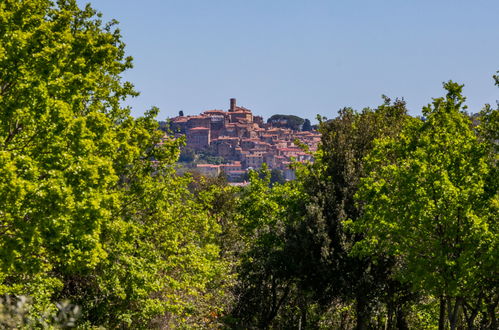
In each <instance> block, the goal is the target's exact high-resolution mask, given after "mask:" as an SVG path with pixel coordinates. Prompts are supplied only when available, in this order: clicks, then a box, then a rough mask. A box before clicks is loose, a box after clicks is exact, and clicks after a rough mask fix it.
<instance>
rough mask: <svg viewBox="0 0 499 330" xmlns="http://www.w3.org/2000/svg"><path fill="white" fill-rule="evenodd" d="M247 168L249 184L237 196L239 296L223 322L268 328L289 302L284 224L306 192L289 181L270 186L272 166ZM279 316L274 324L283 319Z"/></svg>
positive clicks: (289, 276) (290, 284)
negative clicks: (239, 247)
mask: <svg viewBox="0 0 499 330" xmlns="http://www.w3.org/2000/svg"><path fill="white" fill-rule="evenodd" d="M260 174H263V178H260V176H259V173H258V172H256V171H251V172H250V185H248V186H247V187H245V188H243V190H242V191H241V194H240V197H239V199H238V202H237V206H236V211H237V215H236V218H235V219H234V221H237V224H238V233H239V235H240V240H241V241H242V242H243V246H242V247H241V250H240V252H239V253H238V256H239V258H240V265H239V267H238V268H237V272H238V275H239V278H238V283H237V285H236V286H235V288H234V295H235V296H236V297H238V300H237V301H236V303H235V305H234V307H233V308H232V310H231V311H230V314H229V316H230V317H229V318H227V322H228V323H229V324H230V325H231V326H232V327H238V328H241V327H243V328H267V327H269V326H270V325H271V324H275V322H276V320H275V319H276V318H278V317H279V313H280V311H282V310H283V306H285V305H286V304H288V302H289V298H290V296H291V292H292V291H293V290H295V285H294V283H293V280H292V278H291V274H293V272H292V271H290V268H291V267H293V265H292V264H291V259H290V258H289V257H288V256H287V255H286V251H285V250H284V247H285V227H286V223H288V222H289V221H290V219H291V217H292V214H293V208H294V207H296V206H297V205H298V202H297V201H299V200H301V199H303V198H304V196H303V195H302V194H301V193H300V191H299V190H298V189H296V188H295V187H294V186H293V185H292V184H286V185H275V186H274V187H270V171H269V170H268V169H267V168H266V167H265V166H264V167H263V168H262V170H261V172H260ZM282 321H283V320H281V322H280V323H279V322H277V324H283V323H282Z"/></svg>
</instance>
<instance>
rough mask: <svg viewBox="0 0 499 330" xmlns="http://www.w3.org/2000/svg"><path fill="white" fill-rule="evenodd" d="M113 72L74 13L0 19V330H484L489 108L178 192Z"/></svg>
mask: <svg viewBox="0 0 499 330" xmlns="http://www.w3.org/2000/svg"><path fill="white" fill-rule="evenodd" d="M130 67H131V59H130V58H127V57H126V56H125V53H124V44H123V42H122V41H121V36H120V33H119V31H118V30H117V29H116V28H115V25H114V23H113V22H112V23H111V24H103V23H102V22H101V21H100V18H99V15H98V14H96V12H95V11H94V10H93V9H91V8H90V7H88V6H87V7H86V8H85V9H79V8H78V7H77V5H76V3H75V1H74V0H60V1H57V3H56V4H53V3H52V2H50V1H48V0H31V1H19V0H5V1H2V2H1V3H0V235H1V236H0V256H1V258H0V295H2V298H1V299H0V326H1V327H2V328H21V327H25V328H35V327H51V326H52V327H67V326H77V327H80V328H98V327H105V328H133V329H137V328H170V327H180V328H182V327H184V328H223V327H226V328H243V329H246V328H249V329H251V328H254V329H256V328H262V329H264V328H282V329H287V328H290V329H292V328H298V329H316V328H324V329H354V328H355V329H371V328H375V329H381V328H383V329H408V328H414V329H433V328H439V329H447V328H450V329H458V328H459V329H461V328H465V329H497V328H498V324H497V305H498V303H499V292H498V279H499V274H498V273H499V272H498V270H499V269H498V266H497V265H498V264H499V260H498V254H499V252H498V251H499V250H498V246H497V243H498V222H497V214H498V211H499V194H498V186H499V175H498V167H497V166H498V156H497V155H498V154H497V152H498V141H499V136H498V132H499V109H498V108H495V107H494V106H491V105H486V106H485V107H484V109H483V110H482V111H480V112H479V113H477V114H476V115H473V116H469V115H468V114H467V113H466V112H465V110H466V108H465V106H464V102H465V98H464V96H463V93H462V88H463V86H462V85H459V84H457V83H454V82H448V83H445V84H444V88H445V90H446V95H445V96H444V97H442V98H436V99H434V100H433V102H432V104H430V105H428V106H427V107H425V108H424V109H423V117H422V118H413V117H411V116H409V115H408V114H407V109H406V105H405V103H404V102H403V101H401V100H395V101H392V100H390V99H388V98H386V97H384V100H383V103H382V104H381V105H380V106H378V107H376V108H373V109H370V108H367V109H363V110H362V111H356V110H353V109H350V108H345V109H342V110H341V111H340V112H339V114H338V116H337V117H336V118H334V119H332V120H325V119H324V120H322V122H321V123H320V125H319V129H320V131H321V133H322V142H321V144H320V147H319V150H318V152H317V153H316V154H314V157H315V162H314V163H313V164H296V170H297V172H298V180H296V181H293V182H286V183H283V181H282V178H280V177H279V173H271V172H270V171H269V170H267V169H266V168H265V167H264V168H263V169H261V170H260V171H259V172H255V171H253V172H251V173H250V175H249V176H250V178H249V179H250V181H251V184H250V185H248V186H247V187H231V186H228V185H227V183H226V182H225V180H224V178H223V177H219V178H204V177H202V176H199V175H190V176H189V175H184V176H179V175H177V173H176V172H175V163H176V162H177V160H178V159H179V156H180V147H181V146H182V144H183V141H182V140H174V139H170V138H165V137H164V133H162V132H161V130H159V124H158V122H157V120H156V118H155V117H156V115H157V112H158V111H157V109H154V108H153V109H151V110H149V111H147V112H146V114H145V115H144V116H143V117H141V118H133V117H131V116H130V110H129V109H128V108H124V107H122V106H121V105H120V104H121V101H122V100H124V99H125V98H126V97H129V96H135V95H137V93H136V92H135V91H134V90H133V86H132V85H131V84H130V83H128V82H124V81H122V80H121V74H122V72H123V71H124V70H126V69H128V68H130ZM494 79H495V81H496V84H497V85H498V86H499V77H498V76H494ZM300 125H301V124H300ZM187 156H189V155H183V157H187Z"/></svg>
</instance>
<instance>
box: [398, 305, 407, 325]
mask: <svg viewBox="0 0 499 330" xmlns="http://www.w3.org/2000/svg"><path fill="white" fill-rule="evenodd" d="M397 329H398V330H409V325H408V324H407V320H406V319H405V313H404V312H403V311H402V308H398V309H397Z"/></svg>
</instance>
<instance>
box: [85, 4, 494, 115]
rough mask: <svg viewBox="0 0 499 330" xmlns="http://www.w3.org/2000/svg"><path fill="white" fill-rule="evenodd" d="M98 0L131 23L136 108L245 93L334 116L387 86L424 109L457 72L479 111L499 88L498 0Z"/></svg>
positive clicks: (126, 28) (255, 99)
mask: <svg viewBox="0 0 499 330" xmlns="http://www.w3.org/2000/svg"><path fill="white" fill-rule="evenodd" d="M78 2H79V3H80V4H85V3H87V2H89V1H85V0H78ZM90 2H91V4H92V5H93V7H94V8H96V9H97V10H99V11H101V12H102V13H103V14H104V19H106V20H109V19H111V18H114V19H116V20H118V21H119V22H120V25H119V26H120V29H121V31H122V34H123V39H124V41H125V43H126V44H127V53H128V54H129V55H131V56H133V58H134V64H135V67H134V68H133V69H132V70H130V71H128V72H127V73H126V74H125V78H126V79H127V80H129V81H131V82H132V83H133V84H134V85H135V86H136V88H137V90H138V91H140V92H141V95H140V96H139V97H138V98H136V99H133V100H131V101H129V104H130V105H132V106H133V109H134V110H133V114H134V115H140V114H142V113H143V112H144V110H146V109H148V108H150V107H151V106H153V105H154V106H158V107H159V108H160V109H161V112H160V116H159V119H165V118H167V117H173V116H175V115H177V113H178V111H179V110H183V111H184V113H185V114H198V113H200V112H202V111H204V110H207V109H227V108H228V106H229V98H231V97H235V98H237V100H238V104H239V105H242V106H245V107H247V108H250V109H252V110H253V112H254V113H255V114H257V115H263V116H264V117H265V118H268V117H269V116H271V115H272V114H276V113H282V114H294V115H298V116H301V117H305V118H310V119H313V118H315V115H316V114H318V113H319V114H321V115H324V116H326V117H328V118H332V117H334V116H335V115H336V114H337V111H338V110H339V109H340V108H342V107H345V106H351V107H354V108H356V109H361V108H363V107H366V106H371V107H374V106H376V105H378V104H380V103H381V98H380V96H381V94H385V95H387V96H389V97H391V98H395V97H403V98H405V100H406V101H407V103H408V107H409V110H410V113H411V114H413V115H418V114H420V113H421V107H422V106H423V105H425V104H427V103H429V102H430V101H431V98H432V97H439V96H442V95H443V93H444V92H443V90H442V88H441V87H442V82H443V81H446V80H449V79H452V80H454V81H457V82H460V83H464V84H465V89H464V92H465V95H466V96H467V97H468V102H467V104H468V106H469V111H470V112H476V111H478V110H480V108H481V107H482V106H483V104H484V103H492V104H495V102H496V100H498V99H499V88H497V87H495V86H494V84H493V80H492V78H491V76H492V75H493V74H494V73H495V72H496V71H497V70H499V1H498V0H474V1H472V0H466V1H465V0H377V1H376V0H363V1H356V0H341V1H340V0H337V1H334V0H329V1H322V0H299V1H298V0H296V1H294V0H143V1H137V0H94V1H90Z"/></svg>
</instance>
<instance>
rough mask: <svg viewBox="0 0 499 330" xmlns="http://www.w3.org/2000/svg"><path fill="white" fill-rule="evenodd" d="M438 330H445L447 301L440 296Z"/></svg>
mask: <svg viewBox="0 0 499 330" xmlns="http://www.w3.org/2000/svg"><path fill="white" fill-rule="evenodd" d="M438 330H445V299H444V296H440V314H439V316H438Z"/></svg>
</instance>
